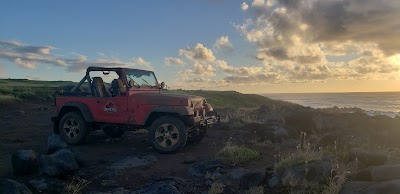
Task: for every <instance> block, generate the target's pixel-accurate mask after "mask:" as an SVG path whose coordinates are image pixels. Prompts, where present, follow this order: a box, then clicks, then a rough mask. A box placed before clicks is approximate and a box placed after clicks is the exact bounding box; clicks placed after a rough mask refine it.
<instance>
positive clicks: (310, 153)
mask: <svg viewBox="0 0 400 194" xmlns="http://www.w3.org/2000/svg"><path fill="white" fill-rule="evenodd" d="M306 136H307V134H306V133H301V135H300V142H299V144H298V145H297V151H296V152H293V153H288V154H286V155H282V156H281V155H279V156H278V157H277V161H276V163H275V171H276V172H277V173H279V174H281V173H282V172H283V170H285V169H286V168H288V167H289V166H292V165H294V164H299V163H308V162H310V161H313V160H321V159H322V157H323V151H322V150H321V149H317V150H314V149H312V148H311V144H310V142H308V141H307V140H306Z"/></svg>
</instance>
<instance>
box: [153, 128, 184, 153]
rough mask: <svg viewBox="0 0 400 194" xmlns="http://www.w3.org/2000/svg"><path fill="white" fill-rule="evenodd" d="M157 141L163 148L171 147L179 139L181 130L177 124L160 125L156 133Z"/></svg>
mask: <svg viewBox="0 0 400 194" xmlns="http://www.w3.org/2000/svg"><path fill="white" fill-rule="evenodd" d="M155 139H156V143H157V144H158V145H159V146H161V147H163V148H170V147H173V146H174V145H176V144H177V143H178V141H179V130H178V128H176V127H175V125H172V124H169V123H166V124H162V125H160V126H159V127H158V128H157V130H156V133H155Z"/></svg>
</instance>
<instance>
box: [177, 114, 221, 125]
mask: <svg viewBox="0 0 400 194" xmlns="http://www.w3.org/2000/svg"><path fill="white" fill-rule="evenodd" d="M183 121H184V123H185V124H186V125H188V126H193V127H197V126H207V127H210V126H211V125H213V124H215V123H218V122H220V116H219V115H218V114H216V113H215V112H213V113H212V114H207V115H204V116H203V115H198V116H186V117H185V118H184V119H183Z"/></svg>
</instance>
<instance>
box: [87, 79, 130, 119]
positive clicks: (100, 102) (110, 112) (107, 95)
mask: <svg viewBox="0 0 400 194" xmlns="http://www.w3.org/2000/svg"><path fill="white" fill-rule="evenodd" d="M103 74H104V73H103ZM90 77H91V78H92V87H93V88H92V89H93V91H94V96H93V97H91V98H90V100H89V101H90V102H89V103H90V105H89V107H90V109H91V111H92V115H93V117H94V120H95V121H96V122H105V123H127V122H128V117H129V114H128V108H127V103H128V100H127V99H128V98H127V94H126V92H125V93H124V94H122V93H119V94H111V92H110V90H111V82H112V81H113V80H116V79H118V78H119V75H118V74H117V73H116V72H113V71H111V72H108V73H106V74H105V75H101V74H100V75H99V73H98V72H97V71H96V72H90Z"/></svg>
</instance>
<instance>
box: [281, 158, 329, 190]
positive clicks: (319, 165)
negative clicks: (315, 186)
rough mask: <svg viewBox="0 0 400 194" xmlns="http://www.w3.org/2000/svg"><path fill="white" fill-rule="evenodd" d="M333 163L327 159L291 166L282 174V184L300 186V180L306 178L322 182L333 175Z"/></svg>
mask: <svg viewBox="0 0 400 194" xmlns="http://www.w3.org/2000/svg"><path fill="white" fill-rule="evenodd" d="M331 172H332V163H331V162H329V161H325V160H314V161H311V162H309V163H300V164H294V165H292V166H289V167H288V168H287V169H286V170H285V171H284V172H283V174H282V179H281V181H282V184H283V185H285V186H298V185H296V184H298V181H300V180H303V179H306V180H308V181H315V182H318V183H320V184H323V183H325V182H326V178H327V177H331ZM296 180H297V181H296Z"/></svg>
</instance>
